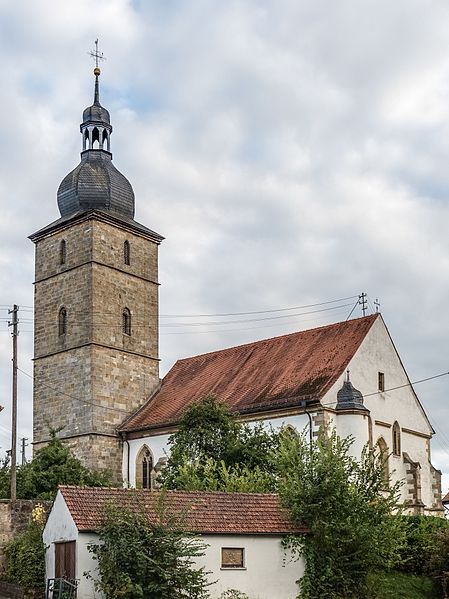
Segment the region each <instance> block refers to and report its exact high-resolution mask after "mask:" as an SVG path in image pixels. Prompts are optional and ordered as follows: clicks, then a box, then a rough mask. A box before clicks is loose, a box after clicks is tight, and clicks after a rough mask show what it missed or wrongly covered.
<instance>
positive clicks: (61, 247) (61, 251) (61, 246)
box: [59, 239, 67, 264]
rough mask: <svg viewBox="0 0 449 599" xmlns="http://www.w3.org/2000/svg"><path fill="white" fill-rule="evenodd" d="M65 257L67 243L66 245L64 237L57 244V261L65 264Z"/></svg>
mask: <svg viewBox="0 0 449 599" xmlns="http://www.w3.org/2000/svg"><path fill="white" fill-rule="evenodd" d="M66 258H67V245H66V242H65V239H63V240H62V241H61V243H60V244H59V263H60V264H65V261H66Z"/></svg>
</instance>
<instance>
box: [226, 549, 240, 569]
mask: <svg viewBox="0 0 449 599" xmlns="http://www.w3.org/2000/svg"><path fill="white" fill-rule="evenodd" d="M221 567H222V568H226V569H228V568H229V569H232V568H244V567H245V549H244V548H243V547H222V548H221Z"/></svg>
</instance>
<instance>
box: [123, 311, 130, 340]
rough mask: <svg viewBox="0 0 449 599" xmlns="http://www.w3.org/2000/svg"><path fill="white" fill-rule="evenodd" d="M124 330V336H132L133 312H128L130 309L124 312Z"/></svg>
mask: <svg viewBox="0 0 449 599" xmlns="http://www.w3.org/2000/svg"><path fill="white" fill-rule="evenodd" d="M122 329H123V334H124V335H131V312H130V311H129V310H128V308H125V309H124V310H123V314H122Z"/></svg>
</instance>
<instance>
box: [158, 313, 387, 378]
mask: <svg viewBox="0 0 449 599" xmlns="http://www.w3.org/2000/svg"><path fill="white" fill-rule="evenodd" d="M379 316H380V313H379V312H376V313H375V314H369V315H368V316H359V317H358V318H351V320H341V321H339V322H333V323H331V324H325V325H321V326H319V327H314V328H312V329H303V330H302V331H293V332H292V333H285V334H284V335H275V336H274V337H266V338H264V339H258V340H257V341H249V342H248V343H241V344H239V345H230V346H229V347H224V348H223V349H214V350H212V351H209V352H204V353H203V354H195V355H194V356H186V357H185V358H179V359H178V360H176V362H175V364H177V363H178V362H185V361H186V360H192V359H193V358H201V357H202V356H210V355H211V354H218V353H224V352H226V351H228V350H229V351H230V350H234V349H238V348H240V347H248V346H254V345H258V344H262V343H266V342H268V341H274V340H275V339H285V338H286V337H293V336H295V335H300V334H302V333H307V332H309V331H321V330H323V329H331V328H333V327H337V326H340V325H344V324H348V325H349V323H354V322H357V321H360V320H373V322H374V320H376V318H377V317H379ZM173 366H174V364H173ZM169 372H170V371H169ZM167 374H168V372H167ZM166 376H167V375H166ZM164 378H165V377H164Z"/></svg>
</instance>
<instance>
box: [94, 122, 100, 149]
mask: <svg viewBox="0 0 449 599" xmlns="http://www.w3.org/2000/svg"><path fill="white" fill-rule="evenodd" d="M99 147H100V132H99V130H98V129H97V127H94V128H93V131H92V148H94V149H98V148H99Z"/></svg>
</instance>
